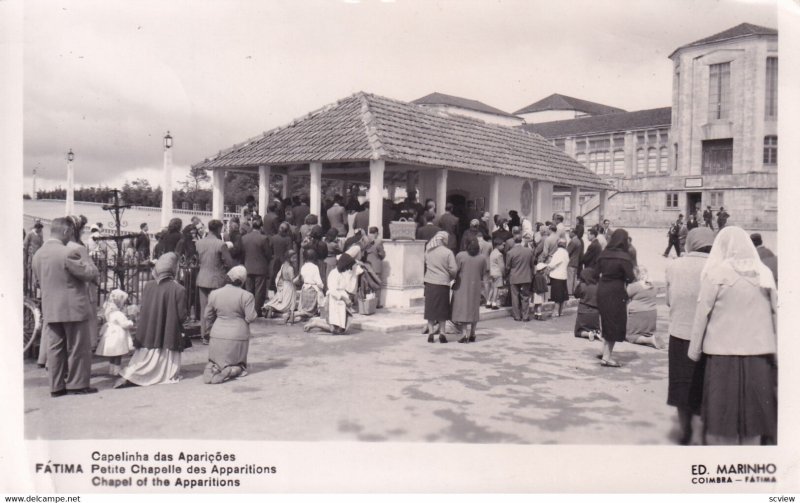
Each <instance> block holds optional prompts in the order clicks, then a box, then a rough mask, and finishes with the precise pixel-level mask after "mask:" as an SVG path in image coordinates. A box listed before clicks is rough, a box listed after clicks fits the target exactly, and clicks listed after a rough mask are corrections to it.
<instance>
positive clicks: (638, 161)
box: [636, 148, 645, 175]
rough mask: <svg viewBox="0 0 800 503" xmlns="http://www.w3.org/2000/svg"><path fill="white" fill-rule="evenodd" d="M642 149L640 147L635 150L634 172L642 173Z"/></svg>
mask: <svg viewBox="0 0 800 503" xmlns="http://www.w3.org/2000/svg"><path fill="white" fill-rule="evenodd" d="M644 162H645V161H644V149H643V148H640V149H637V150H636V173H637V174H640V175H643V174H644Z"/></svg>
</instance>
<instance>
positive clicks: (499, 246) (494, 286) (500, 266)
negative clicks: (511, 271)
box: [486, 238, 506, 309]
mask: <svg viewBox="0 0 800 503" xmlns="http://www.w3.org/2000/svg"><path fill="white" fill-rule="evenodd" d="M493 244H494V249H492V253H490V254H489V277H490V278H491V281H490V283H489V295H488V296H487V298H486V307H488V308H490V309H500V306H498V305H497V290H498V289H499V288H500V287H501V286H503V274H505V270H506V263H505V259H504V258H503V248H504V247H505V243H504V241H503V240H502V239H499V238H498V239H495V240H494V243H493Z"/></svg>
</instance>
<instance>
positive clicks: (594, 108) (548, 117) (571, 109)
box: [514, 94, 625, 124]
mask: <svg viewBox="0 0 800 503" xmlns="http://www.w3.org/2000/svg"><path fill="white" fill-rule="evenodd" d="M624 111H625V110H623V109H621V108H615V107H610V106H608V105H602V104H600V103H595V102H593V101H586V100H581V99H578V98H573V97H572V96H564V95H563V94H551V95H550V96H548V97H547V98H542V99H541V100H539V101H537V102H536V103H531V104H530V105H528V106H526V107H523V108H520V109H519V110H517V111H516V112H514V115H517V116H519V117H521V118H522V119H524V120H525V122H526V123H527V124H535V123H537V122H550V121H558V120H564V119H577V118H579V117H591V116H595V115H605V114H613V113H618V112H624Z"/></svg>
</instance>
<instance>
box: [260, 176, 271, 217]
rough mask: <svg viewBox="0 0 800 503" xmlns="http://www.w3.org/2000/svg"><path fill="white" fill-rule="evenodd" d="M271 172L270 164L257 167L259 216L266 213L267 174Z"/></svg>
mask: <svg viewBox="0 0 800 503" xmlns="http://www.w3.org/2000/svg"><path fill="white" fill-rule="evenodd" d="M271 173H272V167H270V166H259V167H258V214H259V215H261V216H264V215H266V214H267V207H268V206H269V196H270V193H269V175H270V174H271Z"/></svg>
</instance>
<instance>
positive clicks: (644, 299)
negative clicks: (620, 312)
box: [625, 267, 661, 349]
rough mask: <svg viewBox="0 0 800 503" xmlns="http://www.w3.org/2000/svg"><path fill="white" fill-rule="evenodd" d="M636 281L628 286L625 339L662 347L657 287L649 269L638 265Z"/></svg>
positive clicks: (657, 347) (635, 272)
mask: <svg viewBox="0 0 800 503" xmlns="http://www.w3.org/2000/svg"><path fill="white" fill-rule="evenodd" d="M634 274H635V275H636V281H634V282H633V283H631V284H630V285H628V286H627V291H628V298H629V299H630V302H629V303H628V324H627V325H626V328H627V330H626V332H627V333H626V335H625V340H627V341H628V342H631V343H634V344H642V345H644V346H651V347H654V348H656V349H661V345H660V344H659V343H658V340H656V336H655V333H656V319H657V317H658V313H657V311H656V289H655V288H653V285H652V283H650V281H649V280H648V279H647V269H645V268H644V267H637V268H636V269H635V270H634Z"/></svg>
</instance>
